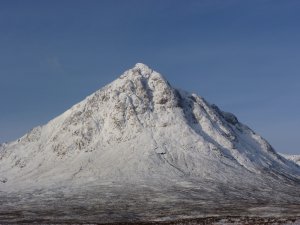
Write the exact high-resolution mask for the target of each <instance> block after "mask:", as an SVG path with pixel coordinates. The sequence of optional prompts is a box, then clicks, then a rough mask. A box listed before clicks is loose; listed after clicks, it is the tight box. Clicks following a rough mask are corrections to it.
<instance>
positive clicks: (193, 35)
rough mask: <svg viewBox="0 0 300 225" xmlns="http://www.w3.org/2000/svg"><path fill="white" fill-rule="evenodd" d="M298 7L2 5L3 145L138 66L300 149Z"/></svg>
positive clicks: (232, 1)
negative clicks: (127, 70) (150, 69)
mask: <svg viewBox="0 0 300 225" xmlns="http://www.w3.org/2000/svg"><path fill="white" fill-rule="evenodd" d="M299 21H300V1H298V0H286V1H283V0H272V1H271V0H251V1H246V0H239V1H237V0H226V1H225V0H205V1H204V0H195V1H193V0H181V1H177V0H171V1H170V0H164V1H160V0H147V1H145V0H126V1H125V0H118V1H117V0H107V1H105V0H101V1H98V0H88V1H86V0H82V1H76V0H68V1H66V0H45V1H40V0H36V1H32V0H26V1H23V0H20V1H17V0H1V1H0V78H1V79H0V104H1V105H0V107H1V108H0V142H4V141H10V140H14V139H16V138H18V137H19V136H21V135H22V134H24V133H25V132H26V131H28V130H29V129H31V128H32V127H34V126H37V125H39V124H44V123H46V122H47V121H48V120H50V119H52V118H54V117H56V116H57V115H59V114H60V113H62V112H63V111H65V110H66V109H68V108H69V107H71V106H72V105H73V104H75V103H77V102H78V101H80V100H82V99H83V98H84V97H85V96H87V95H89V94H91V93H92V92H94V91H95V90H97V89H99V88H100V87H102V86H103V85H105V84H107V83H109V82H111V81H113V80H114V79H116V78H117V77H118V76H119V75H120V74H121V73H122V72H123V71H124V70H126V69H128V68H130V67H132V66H133V65H134V64H135V63H136V62H143V63H145V64H147V65H149V66H150V67H152V68H154V69H155V70H157V71H159V72H161V73H162V74H163V75H164V76H165V77H166V78H167V79H168V80H169V81H170V83H171V84H173V86H175V87H180V88H182V89H185V90H188V91H192V92H195V93H197V94H199V95H201V96H203V97H205V98H206V99H207V100H208V101H209V102H211V103H215V104H217V105H218V106H219V107H220V108H222V109H223V110H225V111H230V112H233V113H234V114H235V115H237V117H238V118H239V119H240V121H242V122H244V123H246V124H247V125H249V126H250V127H251V128H253V129H254V130H255V131H256V132H257V133H259V134H261V135H262V136H263V137H265V138H266V139H267V140H268V141H269V142H270V143H271V144H272V145H273V146H274V147H275V149H276V150H277V151H281V152H286V153H300V147H299V143H300V140H299V139H300V138H299V137H300V136H299V127H300V117H299V115H300V104H299V103H300V74H299V72H300V28H299Z"/></svg>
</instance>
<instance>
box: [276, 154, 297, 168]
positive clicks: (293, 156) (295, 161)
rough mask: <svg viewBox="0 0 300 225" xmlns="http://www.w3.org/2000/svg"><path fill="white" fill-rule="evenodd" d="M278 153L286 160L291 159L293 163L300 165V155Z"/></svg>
mask: <svg viewBox="0 0 300 225" xmlns="http://www.w3.org/2000/svg"><path fill="white" fill-rule="evenodd" d="M280 155H282V156H283V157H285V158H286V159H288V160H291V161H293V162H294V163H297V164H298V165H299V166H300V155H287V154H280Z"/></svg>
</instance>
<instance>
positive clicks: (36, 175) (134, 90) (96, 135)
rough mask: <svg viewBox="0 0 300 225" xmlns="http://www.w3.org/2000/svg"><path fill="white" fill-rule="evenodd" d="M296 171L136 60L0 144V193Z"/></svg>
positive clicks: (253, 177)
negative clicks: (63, 109) (109, 80)
mask: <svg viewBox="0 0 300 225" xmlns="http://www.w3.org/2000/svg"><path fill="white" fill-rule="evenodd" d="M299 179H300V168H299V166H297V165H295V164H294V163H292V162H290V161H289V160H286V159H285V158H283V157H281V156H280V155H278V154H277V153H276V152H275V151H274V150H273V148H272V147H271V146H270V144H269V143H268V142H267V141H265V140H264V139H263V138H262V137H260V136H259V135H257V134H256V133H255V132H253V131H252V130H251V129H250V128H248V127H247V126H246V125H244V124H242V123H240V122H239V121H238V120H237V118H236V117H235V116H234V115H233V114H231V113H227V112H223V111H221V110H220V109H219V108H218V107H217V106H215V105H211V104H209V103H208V102H207V101H205V99H203V98H202V97H200V96H197V95H196V94H190V93H187V92H185V91H181V90H177V89H175V88H173V87H172V86H171V85H170V84H169V83H168V81H166V80H165V79H164V78H163V77H162V76H161V75H160V74H159V73H157V72H155V71H153V70H152V69H150V68H149V67H148V66H146V65H144V64H141V63H138V64H136V65H135V67H134V68H132V69H130V70H128V71H126V72H125V73H124V74H123V75H121V76H120V77H119V78H118V79H117V80H115V81H114V82H112V83H111V84H109V85H107V86H105V87H103V88H102V89H100V90H98V91H97V92H95V93H93V94H92V95H90V96H88V97H87V98H86V99H84V100H83V101H82V102H80V103H78V104H76V105H74V106H73V107H72V108H70V109H69V110H67V111H66V112H64V113H63V114H61V115H60V116H58V117H57V118H55V119H53V120H51V121H50V122H49V123H47V124H46V125H43V126H40V127H36V128H34V129H32V130H31V131H30V132H29V133H27V134H25V135H24V136H23V137H21V138H20V139H18V140H16V141H13V142H11V143H7V144H3V145H1V147H0V181H1V182H0V189H1V190H9V191H11V190H21V189H24V188H32V187H60V186H73V187H77V186H80V185H84V184H88V183H89V184H99V183H103V184H104V183H111V182H119V183H124V182H126V183H131V184H135V183H147V184H150V185H151V184H153V185H154V184H155V185H167V184H174V183H185V182H193V183H201V184H203V185H204V186H205V182H204V181H213V182H215V183H220V184H228V183H230V184H232V185H236V186H240V187H244V186H247V185H251V186H258V187H263V186H269V185H270V184H271V183H272V184H278V185H279V184H280V185H283V184H284V183H286V182H287V183H288V182H296V183H298V182H299Z"/></svg>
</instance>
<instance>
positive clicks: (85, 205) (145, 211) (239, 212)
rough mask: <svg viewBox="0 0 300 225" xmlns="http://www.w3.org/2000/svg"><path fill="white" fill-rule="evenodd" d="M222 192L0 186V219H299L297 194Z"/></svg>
mask: <svg viewBox="0 0 300 225" xmlns="http://www.w3.org/2000/svg"><path fill="white" fill-rule="evenodd" d="M159 188H160V189H159ZM223 192H224V193H225V194H224V193H223V194H221V192H219V194H216V193H218V192H210V191H209V190H205V189H200V188H198V189H197V188H195V187H189V188H182V187H181V188H180V189H177V187H168V188H162V187H157V188H156V189H155V188H153V187H151V188H149V187H147V186H145V187H139V188H136V187H134V186H128V187H127V188H125V189H124V186H123V187H122V186H118V185H116V186H107V185H102V186H95V187H88V188H87V187H85V188H82V189H76V190H75V189H74V190H72V189H59V190H58V189H52V190H51V189H50V190H49V189H47V190H43V189H40V190H35V191H34V192H32V191H31V192H25V191H23V192H22V193H21V192H13V193H5V192H0V224H8V223H13V224H14V223H22V224H24V223H25V224H26V223H38V224H80V223H85V224H99V223H102V224H108V223H109V224H122V225H123V224H124V225H125V224H145V225H146V224H166V225H168V224H297V223H298V224H299V223H300V220H299V219H300V201H299V199H297V198H295V201H291V200H286V201H282V200H280V201H279V200H276V196H274V200H271V199H269V198H268V196H267V195H265V193H261V194H260V197H258V196H259V194H256V198H254V197H253V196H251V193H250V192H249V193H248V194H247V192H243V193H244V196H243V195H239V193H238V192H236V193H235V194H233V193H230V190H223ZM245 193H246V195H245ZM264 196H265V197H264ZM280 199H282V198H280ZM199 217H200V218H199ZM195 218H198V219H195ZM201 218H202V219H201ZM141 221H156V222H144V223H141ZM169 221H173V222H169Z"/></svg>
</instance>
